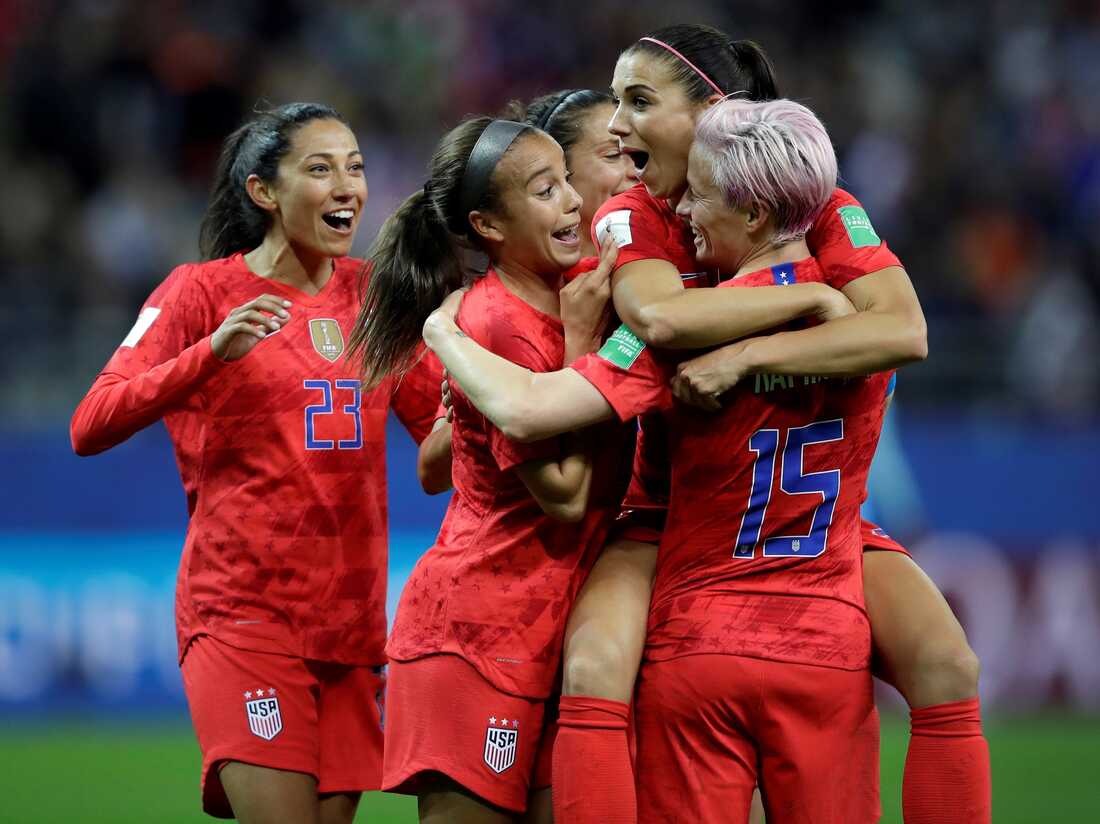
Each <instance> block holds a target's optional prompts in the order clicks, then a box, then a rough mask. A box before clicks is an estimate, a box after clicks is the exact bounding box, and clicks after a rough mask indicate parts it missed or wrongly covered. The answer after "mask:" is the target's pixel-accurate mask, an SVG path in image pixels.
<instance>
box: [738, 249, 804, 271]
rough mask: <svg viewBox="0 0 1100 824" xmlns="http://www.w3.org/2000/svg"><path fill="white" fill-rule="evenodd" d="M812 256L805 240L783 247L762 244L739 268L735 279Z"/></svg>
mask: <svg viewBox="0 0 1100 824" xmlns="http://www.w3.org/2000/svg"><path fill="white" fill-rule="evenodd" d="M809 256H810V247H809V246H807V245H806V241H805V240H792V241H790V242H789V243H784V244H783V245H782V246H772V245H771V244H770V243H762V244H760V246H759V248H756V249H753V250H752V251H751V252H750V253H749V254H748V255H747V256H746V257H745V260H744V261H743V262H742V263H741V265H740V266H738V267H737V274H735V275H734V277H735V278H739V277H741V276H742V275H748V274H751V273H752V272H759V271H760V270H761V269H767V268H768V267H769V266H779V265H781V264H783V263H794V262H795V261H796V260H802V259H803V258H808V257H809Z"/></svg>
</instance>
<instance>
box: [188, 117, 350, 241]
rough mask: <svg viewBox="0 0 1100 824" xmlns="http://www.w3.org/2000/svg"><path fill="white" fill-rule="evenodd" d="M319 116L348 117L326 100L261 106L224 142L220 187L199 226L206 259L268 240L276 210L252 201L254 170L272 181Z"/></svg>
mask: <svg viewBox="0 0 1100 824" xmlns="http://www.w3.org/2000/svg"><path fill="white" fill-rule="evenodd" d="M313 120H338V121H340V122H341V123H343V124H344V125H347V121H345V120H344V118H343V117H341V116H340V114H339V113H338V112H337V111H336V110H335V109H333V108H331V107H330V106H325V105H322V104H320V103H287V104H286V105H285V106H279V107H278V108H275V109H271V110H269V111H261V112H260V113H259V114H258V115H257V116H256V117H254V118H252V120H249V121H248V122H247V123H245V124H244V125H243V126H241V127H240V128H239V129H237V130H236V131H235V132H233V134H231V135H229V137H227V138H226V139H225V142H224V143H222V151H221V156H220V157H219V158H218V168H217V171H216V172H215V174H214V188H213V191H212V192H211V194H210V203H209V205H208V206H207V207H206V214H205V215H204V216H203V219H202V225H201V226H200V228H199V250H200V252H201V253H202V257H203V259H204V260H214V259H215V258H223V257H228V256H229V255H232V254H234V253H236V252H249V251H251V250H253V249H255V248H256V247H257V246H259V245H260V244H261V243H263V240H264V235H265V234H267V230H268V229H269V228H270V227H271V216H270V215H269V214H268V213H267V212H265V211H264V210H263V209H261V208H260V207H259V206H257V205H256V204H255V203H253V202H252V198H251V197H249V195H248V190H247V189H246V188H245V181H247V180H248V178H249V175H258V176H259V177H260V178H261V179H262V180H265V181H267V182H269V183H270V182H272V181H274V180H275V178H276V176H277V175H278V171H279V161H280V160H282V159H283V158H284V157H285V156H286V153H287V152H288V151H290V141H291V139H292V138H293V137H294V133H295V132H296V131H297V130H298V129H300V128H301V127H302V126H304V125H305V124H306V123H309V122H311V121H313Z"/></svg>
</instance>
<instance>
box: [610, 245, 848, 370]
mask: <svg viewBox="0 0 1100 824" xmlns="http://www.w3.org/2000/svg"><path fill="white" fill-rule="evenodd" d="M613 294H614V300H615V309H616V311H617V312H618V314H619V317H621V318H622V320H623V322H624V323H625V324H626V325H627V326H629V327H630V328H631V329H632V330H633V331H634V333H635V334H636V335H637V336H638V337H639V338H641V339H642V340H643V341H645V342H646V343H647V344H649V345H650V346H655V347H658V348H664V349H700V348H703V347H707V346H717V345H718V344H720V343H726V342H727V341H731V340H736V339H738V338H743V337H746V336H747V335H752V334H755V333H757V332H760V331H762V330H764V329H770V328H772V327H774V326H777V325H779V324H782V323H786V322H788V321H791V320H794V319H795V318H801V317H806V316H809V315H816V316H818V317H820V318H822V319H823V320H824V319H828V318H832V317H837V316H838V315H840V314H842V313H844V312H845V311H851V306H850V304H849V300H848V298H846V297H845V296H844V295H843V294H842V293H840V292H838V291H837V290H835V289H832V288H831V287H829V286H826V285H825V284H824V283H793V284H790V285H789V286H762V287H757V288H755V289H713V288H701V289H684V288H683V287H682V284H681V282H680V275H679V273H678V272H677V271H676V268H675V267H674V266H673V265H672V264H671V263H669V262H668V261H662V260H638V261H634V262H632V263H627V264H626V265H624V266H622V267H620V268H619V270H618V271H617V272H616V273H615V277H614V293H613Z"/></svg>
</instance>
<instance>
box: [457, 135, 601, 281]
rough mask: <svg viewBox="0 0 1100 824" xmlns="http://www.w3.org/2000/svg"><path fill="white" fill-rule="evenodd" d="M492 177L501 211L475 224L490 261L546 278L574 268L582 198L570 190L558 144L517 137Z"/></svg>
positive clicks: (540, 138) (540, 137) (546, 139)
mask: <svg viewBox="0 0 1100 824" xmlns="http://www.w3.org/2000/svg"><path fill="white" fill-rule="evenodd" d="M493 177H494V183H495V184H496V185H497V186H498V191H499V193H500V204H501V207H500V209H499V210H498V211H497V212H495V213H486V214H485V215H483V216H482V218H481V219H480V220H478V221H476V222H475V224H474V225H475V229H477V230H478V231H479V233H480V234H481V235H482V236H483V237H484V238H485V239H486V240H487V241H488V242H489V245H490V254H491V256H492V257H493V259H494V261H496V262H497V263H502V264H505V265H507V264H509V263H511V264H513V265H518V266H521V267H523V268H524V269H526V270H528V271H530V272H533V273H535V274H538V275H540V276H546V277H550V278H553V277H557V276H558V275H560V274H561V273H562V272H564V271H565V270H566V269H568V268H569V267H571V266H573V265H574V264H576V263H577V261H578V260H580V258H581V240H580V232H579V231H578V228H579V226H580V222H581V213H580V209H581V198H580V195H578V194H577V191H576V189H574V188H573V187H572V186H571V185H569V176H568V173H567V172H566V169H565V155H564V153H563V152H562V150H561V146H559V145H558V144H557V141H555V140H554V139H553V138H551V137H549V136H548V135H545V134H543V133H542V132H536V133H534V134H529V135H524V136H522V137H520V138H519V139H517V140H516V142H515V143H513V144H512V147H511V148H510V149H509V150H508V152H507V153H506V154H505V155H504V157H503V158H502V159H501V161H500V163H499V164H497V168H496V170H495V171H494V172H493ZM474 214H477V213H474Z"/></svg>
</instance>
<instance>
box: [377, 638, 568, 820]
mask: <svg viewBox="0 0 1100 824" xmlns="http://www.w3.org/2000/svg"><path fill="white" fill-rule="evenodd" d="M386 707H387V713H388V714H387V717H386V749H385V763H384V766H383V769H382V789H384V790H387V791H389V792H399V793H408V794H410V795H416V794H417V793H418V792H419V791H420V788H421V782H422V780H423V779H424V778H426V777H428V774H430V773H442V774H443V775H445V776H447V777H448V778H450V779H451V780H452V781H454V782H455V783H457V784H459V785H460V786H462V787H464V788H465V789H467V790H469V791H470V792H471V793H473V794H474V795H476V796H478V797H479V798H482V799H484V800H485V801H487V802H489V803H490V804H493V805H495V806H497V807H502V808H504V809H506V810H512V811H514V812H518V813H522V812H524V811H525V810H526V809H527V797H528V794H529V793H530V791H531V790H532V789H537V788H539V786H540V785H539V784H538V783H537V782H536V779H535V775H534V772H535V765H536V762H539V761H542V762H544V768H548V767H549V764H550V752H551V751H552V750H550V751H548V752H547V753H546V754H545V756H543V757H540V756H539V751H540V749H542V748H546V749H548V750H549V748H552V747H553V735H552V733H551V734H550V735H547V736H544V729H543V718H544V714H545V711H546V702H545V701H541V700H538V699H531V698H520V697H518V696H515V695H509V694H508V693H505V692H501V691H500V690H498V689H497V688H496V687H494V686H493V685H492V684H491V683H489V682H488V681H487V680H485V678H484V677H483V676H482V675H481V673H479V672H478V671H477V670H476V669H475V668H474V667H473V666H472V665H471V664H469V663H468V662H467V661H466V660H465V659H463V658H460V657H459V656H457V655H447V654H440V655H429V656H427V657H425V658H418V659H416V660H415V661H391V662H390V670H389V684H388V689H387V698H386ZM550 730H551V731H552V730H553V725H551V727H550ZM544 738H546V741H545V742H544V740H543V739H544ZM542 780H545V783H546V784H547V785H548V784H549V783H550V782H549V780H548V779H546V778H545V777H544V778H543V779H542Z"/></svg>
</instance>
